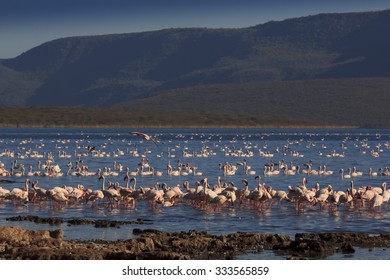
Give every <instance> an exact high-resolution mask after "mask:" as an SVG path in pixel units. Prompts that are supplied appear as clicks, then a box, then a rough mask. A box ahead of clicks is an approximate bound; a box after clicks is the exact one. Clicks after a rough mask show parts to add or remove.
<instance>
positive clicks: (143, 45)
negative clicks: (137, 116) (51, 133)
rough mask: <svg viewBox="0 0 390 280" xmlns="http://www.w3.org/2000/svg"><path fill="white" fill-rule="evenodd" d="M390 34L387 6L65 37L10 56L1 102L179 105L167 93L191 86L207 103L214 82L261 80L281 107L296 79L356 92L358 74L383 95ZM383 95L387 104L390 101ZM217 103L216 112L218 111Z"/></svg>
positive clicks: (0, 64)
mask: <svg viewBox="0 0 390 280" xmlns="http://www.w3.org/2000/svg"><path fill="white" fill-rule="evenodd" d="M389 35H390V10H384V11H373V12H354V13H332V14H318V15H312V16H306V17H299V18H293V19H286V20H282V21H270V22H267V23H264V24H259V25H255V26H250V27H245V28H219V29H210V28H171V29H161V30H156V31H147V32H136V33H122V34H110V35H94V36H74V37H67V38H60V39H56V40H53V41H49V42H46V43H44V44H42V45H40V46H37V47H35V48H32V49H31V50H29V51H27V52H24V53H23V54H21V55H19V56H17V57H15V58H12V59H3V60H0V97H1V98H0V106H27V107H28V106H42V107H56V106H84V107H101V108H105V107H112V106H120V107H123V106H127V107H128V108H135V107H136V108H138V109H141V110H143V109H145V110H159V111H169V110H170V105H169V102H159V101H158V98H161V96H160V95H161V94H162V93H164V92H171V95H169V96H170V97H171V98H172V100H180V94H181V89H183V91H185V92H187V93H188V92H191V94H192V97H191V98H193V102H192V105H193V106H194V107H195V108H197V107H202V104H204V103H208V102H207V98H210V99H213V98H215V97H216V96H215V92H214V91H213V90H210V88H213V87H218V88H219V90H220V91H224V90H227V89H228V87H229V86H231V87H232V88H233V89H234V94H236V95H242V96H244V98H245V96H252V95H251V94H252V92H253V90H254V89H253V84H256V83H257V84H258V85H259V87H260V88H263V89H264V91H265V92H268V93H269V92H274V98H275V100H274V101H273V102H271V104H272V106H274V108H275V110H278V108H279V109H283V106H280V104H278V101H277V99H278V98H279V99H280V98H282V97H283V94H285V95H288V85H294V84H291V83H289V81H300V82H299V83H297V85H299V86H301V87H304V85H305V83H306V82H305V81H308V82H307V83H310V82H309V81H312V80H319V81H323V82H318V83H315V84H316V85H318V86H319V89H320V90H321V91H323V92H324V94H326V95H329V96H333V97H334V96H335V94H336V95H337V94H341V95H343V94H344V95H345V96H349V98H353V95H351V94H352V93H353V92H352V91H353V90H355V91H356V88H355V87H354V86H353V83H351V81H352V80H353V81H358V80H359V79H361V80H360V82H358V83H359V84H361V85H362V86H363V87H364V81H368V84H369V85H370V86H367V87H364V88H365V92H360V93H359V96H360V97H362V100H363V99H364V100H367V98H366V97H367V96H369V95H370V94H378V90H377V88H378V87H379V88H380V89H381V90H385V91H386V90H387V88H390V84H389V85H388V79H381V80H380V82H379V80H376V78H387V77H390V67H388V65H390V54H389V53H388V51H387V50H388V49H390V36H389ZM368 78H369V80H367V79H368ZM272 82H275V83H274V84H272ZM375 82H378V83H379V84H378V85H376V84H375ZM259 83H260V84H261V83H263V84H261V85H260V84H259ZM264 83H265V84H267V83H269V84H267V86H264ZM331 84H334V86H331ZM346 84H348V85H349V86H348V87H345V85H346ZM286 85H287V86H286ZM199 87H205V88H207V89H203V91H204V92H206V91H208V94H203V95H202V97H201V98H198V95H199V94H197V92H196V90H191V88H193V89H198V88H199ZM266 87H268V88H266ZM272 87H274V88H276V90H274V91H272ZM295 87H296V86H295V85H294V91H296V92H298V91H299V88H295ZM309 88H311V89H310V90H311V92H308V91H306V93H305V94H306V95H305V96H306V97H303V98H305V99H308V98H309V97H310V96H311V95H314V96H315V95H316V88H315V87H309ZM228 91H229V90H228ZM173 92H175V94H176V95H177V96H172V93H173ZM230 92H232V91H230ZM257 92H258V93H257V94H258V98H257V99H258V101H257V102H261V98H262V92H261V91H257ZM15 95H17V97H18V98H16V97H15ZM159 96H160V97H159ZM165 96H167V95H165ZM272 96H273V95H272V94H270V95H268V96H267V97H266V98H268V99H270V98H272ZM351 96H352V97H351ZM363 96H364V97H363ZM219 98H220V99H223V98H222V97H221V96H219ZM264 98H265V97H264ZM381 98H382V97H381ZM145 100H151V101H150V102H149V104H148V103H147V102H146V101H145ZM381 101H382V102H380V103H378V106H385V105H384V104H386V102H387V101H389V102H390V100H386V99H381ZM219 102H229V101H226V100H220V101H219ZM352 102H354V103H359V102H360V101H359V98H356V99H354V100H352ZM150 104H154V105H153V106H150ZM158 104H165V105H164V106H165V107H163V108H159V107H158V106H160V105H158ZM387 104H388V103H387ZM233 105H234V102H233ZM249 105H250V104H249ZM249 105H248V106H249ZM161 106H162V105H161ZM229 106H230V107H231V106H232V104H230V105H229V104H227V103H226V107H229ZM242 106H247V105H246V104H244V103H242ZM278 106H279V107H278ZM297 106H300V105H299V104H298V105H297ZM304 106H309V104H308V103H307V102H305V104H304ZM359 106H360V105H359V104H357V105H356V106H355V107H356V108H357V107H359ZM171 107H172V106H171ZM336 107H338V106H336ZM207 108H208V109H207V110H208V112H209V113H210V111H212V108H211V107H207ZM338 108H339V107H338ZM284 109H285V108H284ZM290 109H291V108H290ZM298 110H301V111H304V108H303V107H301V108H298ZM378 111H379V112H381V114H379V113H378V116H377V118H384V117H385V116H383V115H382V114H383V110H382V109H379V110H378ZM253 112H254V111H253ZM253 112H251V113H253ZM223 113H226V112H223ZM255 113H256V112H255ZM257 113H258V112H257ZM288 113H289V112H286V114H288ZM323 114H325V113H323ZM325 115H326V114H325ZM331 115H337V113H331ZM352 117H353V116H351V118H352ZM305 118H306V117H304V118H303V119H305ZM324 118H326V116H324ZM335 119H336V120H337V118H333V119H332V121H334V120H335ZM359 119H360V122H359V123H360V124H361V123H362V120H361V118H359ZM325 123H326V122H325ZM328 123H329V122H328ZM346 123H349V124H351V123H353V122H352V121H350V122H346ZM359 123H358V124H357V125H359ZM379 123H381V125H383V124H384V123H386V122H384V121H381V122H379ZM353 125H355V124H353ZM368 125H372V124H370V123H368Z"/></svg>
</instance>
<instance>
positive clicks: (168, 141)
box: [0, 128, 390, 259]
mask: <svg viewBox="0 0 390 280" xmlns="http://www.w3.org/2000/svg"><path fill="white" fill-rule="evenodd" d="M129 131H131V130H128V129H82V130H81V129H22V128H20V129H1V130H0V133H1V134H0V148H1V149H0V151H2V154H1V156H0V161H1V163H3V164H4V168H6V169H7V170H10V168H11V165H12V163H15V160H16V164H24V166H25V168H26V171H25V175H26V174H27V171H28V167H29V166H32V168H33V171H37V170H38V163H39V162H41V163H45V161H46V160H47V159H48V157H49V156H50V154H51V155H52V156H53V159H54V162H52V163H51V164H52V165H59V167H60V168H61V172H63V173H64V175H63V176H59V177H32V178H31V179H38V180H39V183H38V186H40V187H44V188H45V189H50V188H52V187H55V186H62V185H71V186H77V185H78V184H82V185H84V186H85V187H86V188H90V189H93V190H96V189H100V188H101V182H99V181H98V177H97V176H86V177H78V176H72V175H67V174H66V173H67V170H68V167H67V165H68V163H69V162H71V163H72V165H73V166H75V165H76V164H77V163H76V162H77V161H79V163H78V164H79V165H86V166H88V167H89V170H90V171H97V170H98V169H99V168H100V169H104V168H106V167H109V168H111V170H112V171H114V166H115V165H116V166H119V165H122V166H123V170H122V171H120V170H118V172H119V174H118V176H112V177H107V181H112V182H119V183H120V184H121V185H123V184H124V181H123V178H124V176H125V172H126V171H125V169H126V167H128V168H129V169H130V171H135V170H136V168H139V167H140V165H139V164H140V163H141V159H142V158H144V159H145V160H146V159H147V160H148V162H149V164H150V166H152V167H153V168H154V170H155V172H156V171H162V172H163V175H162V176H141V175H138V176H137V177H136V178H137V181H136V184H137V186H144V187H145V186H152V185H154V184H155V183H156V182H161V183H167V184H168V185H169V186H173V185H176V184H180V185H182V183H183V182H184V181H186V180H187V181H189V183H190V185H191V187H194V186H195V182H196V181H200V180H201V179H203V178H204V177H207V178H208V180H209V182H210V185H211V186H212V185H214V184H216V183H217V178H218V176H221V177H222V181H223V182H233V183H234V184H235V185H236V186H237V187H238V188H243V184H242V179H247V180H248V182H249V187H250V189H254V188H255V187H256V186H257V180H256V179H255V176H256V175H260V176H261V180H262V182H265V183H266V185H270V186H272V187H273V188H274V189H276V190H287V187H288V186H289V185H291V186H297V185H300V184H301V182H302V178H303V177H304V176H307V175H306V174H297V175H284V174H283V172H281V173H280V174H279V175H272V176H266V175H264V174H263V170H264V166H265V165H272V164H276V166H277V164H279V163H283V162H284V163H286V164H288V165H291V166H299V167H300V170H305V169H306V167H305V164H307V163H311V164H312V167H313V169H317V168H318V167H320V166H324V165H325V166H326V170H330V171H334V173H333V174H332V175H328V176H318V175H309V176H307V178H308V183H307V185H308V186H309V187H314V185H315V184H316V183H319V184H320V186H321V187H324V186H326V185H328V184H330V185H332V186H333V189H335V190H346V189H347V188H348V187H349V186H350V180H351V179H343V178H341V176H340V173H339V171H340V169H344V170H347V169H348V168H353V167H356V170H357V171H362V172H363V175H362V176H358V177H353V178H352V180H353V181H354V184H355V187H360V186H362V185H373V186H380V185H381V184H382V182H386V181H387V180H388V177H386V176H379V175H380V174H378V176H369V172H368V171H369V168H372V169H373V170H374V171H375V172H377V173H378V172H379V173H380V172H383V171H384V170H385V168H386V167H387V166H389V159H390V155H389V151H390V150H389V141H390V130H361V129H350V130H346V129H328V130H326V129H307V130H304V129H273V130H272V129H218V130H217V129H215V130H214V129H158V130H157V129H146V130H144V131H143V132H146V133H148V134H149V135H151V136H153V137H156V138H157V139H158V146H157V145H154V143H153V142H151V141H146V140H144V139H143V138H141V137H137V136H135V135H130V134H129V133H128V132H129ZM88 146H94V147H95V152H99V153H100V156H99V157H97V156H92V154H91V153H90V154H87V155H85V152H86V151H87V147H88ZM372 152H374V153H378V156H373V154H372ZM331 153H332V154H333V155H334V156H329V154H331ZM270 154H272V155H273V157H271V156H268V157H267V156H266V155H270ZM33 155H35V156H33ZM186 155H187V156H186ZM202 155H203V156H202ZM244 160H246V162H247V165H248V166H250V167H251V169H250V170H251V171H254V172H255V174H251V175H249V174H245V171H244V169H243V165H241V164H242V163H243V162H244ZM178 161H180V163H181V164H187V165H189V166H195V167H197V169H196V171H197V172H202V175H194V174H193V173H192V174H189V175H182V176H168V175H167V164H168V162H170V164H171V165H172V166H173V168H174V169H175V168H177V166H178ZM226 162H228V163H231V164H233V165H235V166H237V167H238V170H237V172H236V174H235V175H232V176H224V173H223V171H222V170H221V168H220V166H221V165H223V164H225V163H226ZM237 163H238V164H237ZM16 171H18V170H16ZM70 174H71V173H70ZM25 178H26V177H25V176H24V177H23V176H22V177H17V176H10V177H3V178H1V179H3V180H5V179H9V180H12V181H15V182H13V183H7V182H2V183H1V184H0V185H1V186H2V187H4V188H7V189H12V188H14V187H23V186H24V180H25ZM389 213H390V210H389V208H388V205H382V207H381V209H380V210H379V211H375V212H374V211H372V210H356V209H347V208H346V207H344V206H340V207H339V209H337V210H330V209H329V208H324V209H320V207H318V206H315V207H306V208H305V210H304V211H296V210H295V208H294V206H293V205H291V204H289V203H288V202H285V201H284V202H283V203H282V205H281V207H278V205H277V204H276V203H275V204H274V205H272V207H271V208H267V209H265V210H263V211H259V210H256V209H252V208H251V207H249V208H246V207H243V206H241V207H239V206H238V205H236V206H235V207H234V208H223V209H220V210H216V211H205V210H201V209H197V208H194V207H193V206H191V205H188V204H185V203H180V202H179V203H178V204H177V205H175V206H173V207H160V206H158V207H156V209H151V207H150V206H149V205H148V204H147V203H146V202H145V201H139V202H138V203H137V205H136V207H135V208H126V207H119V208H114V209H110V208H105V207H103V206H100V207H95V208H94V207H92V205H91V204H85V203H79V204H77V205H76V204H71V205H68V206H65V207H64V208H62V209H58V208H54V207H51V206H50V204H49V203H43V204H40V205H39V204H33V203H29V204H28V205H27V206H20V205H13V204H12V203H11V202H9V201H2V202H0V225H8V226H10V225H11V226H21V227H25V228H30V229H51V230H52V229H57V228H62V229H63V230H64V232H65V236H64V238H66V239H82V240H86V239H88V240H89V239H104V240H117V239H127V238H131V237H133V234H132V230H133V229H134V228H154V229H159V230H163V231H188V230H192V229H195V230H207V231H208V232H210V233H213V234H226V233H232V232H237V231H246V232H248V231H253V232H268V233H281V234H289V235H291V236H293V235H294V234H295V233H297V232H331V231H357V232H369V233H372V234H379V233H384V232H388V228H389V225H390V222H389ZM18 215H36V216H40V217H59V218H63V219H65V220H66V219H75V218H86V219H105V220H116V221H136V220H137V219H143V220H145V221H148V223H147V224H131V225H123V226H121V227H120V228H95V227H93V226H92V225H80V226H73V225H72V226H70V225H68V224H67V223H63V224H61V225H59V226H50V225H47V224H35V223H32V222H12V221H9V220H7V218H9V217H14V216H18ZM359 252H360V251H359ZM362 252H363V253H359V254H355V256H352V258H365V256H366V258H370V256H371V255H374V253H372V252H373V251H370V252H368V251H365V250H363V251H362ZM374 252H375V254H376V255H375V256H376V257H375V258H383V259H390V254H389V253H388V250H380V251H378V252H377V251H374ZM358 255H359V256H358ZM362 255H363V257H361V256H362ZM378 255H379V257H378ZM258 257H261V255H259V256H258ZM266 257H270V256H266ZM333 258H351V257H350V256H333Z"/></svg>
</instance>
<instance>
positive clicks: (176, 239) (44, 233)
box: [0, 226, 390, 260]
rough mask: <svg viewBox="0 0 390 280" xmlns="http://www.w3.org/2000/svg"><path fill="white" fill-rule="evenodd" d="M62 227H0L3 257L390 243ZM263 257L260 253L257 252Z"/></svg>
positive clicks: (338, 249) (141, 255)
mask: <svg viewBox="0 0 390 280" xmlns="http://www.w3.org/2000/svg"><path fill="white" fill-rule="evenodd" d="M63 234H64V232H63V231H62V230H27V229H23V228H20V227H13V226H11V227H5V226H0V259H2V260H109V259H110V260H163V259H164V260H212V259H214V260H218V259H237V257H239V256H240V255H245V254H248V253H253V254H261V253H262V252H264V251H265V250H272V251H273V252H274V253H275V254H277V255H279V256H281V257H283V258H285V259H287V260H292V259H296V260H308V259H326V258H327V257H329V256H331V255H333V254H336V253H342V254H353V253H354V252H355V250H356V249H355V247H362V248H374V247H375V248H383V250H387V249H388V248H390V233H386V234H378V235H372V234H368V233H354V232H322V233H296V234H295V237H294V238H293V239H292V238H291V237H290V236H288V235H284V234H269V233H258V232H236V233H232V234H226V235H212V234H209V233H208V232H207V231H195V230H190V231H187V232H184V231H182V232H164V231H159V230H155V229H144V230H142V229H138V228H135V229H134V230H133V234H134V235H136V236H137V237H136V238H132V239H127V240H118V241H103V240H89V241H78V240H63ZM259 256H260V255H259Z"/></svg>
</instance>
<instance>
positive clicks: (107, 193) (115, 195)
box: [99, 175, 120, 207]
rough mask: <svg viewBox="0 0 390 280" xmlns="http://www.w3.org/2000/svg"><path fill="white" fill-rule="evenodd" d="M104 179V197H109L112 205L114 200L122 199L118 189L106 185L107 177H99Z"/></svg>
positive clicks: (109, 202)
mask: <svg viewBox="0 0 390 280" xmlns="http://www.w3.org/2000/svg"><path fill="white" fill-rule="evenodd" d="M100 180H102V189H101V190H102V192H103V194H104V197H105V198H107V199H108V206H110V207H112V205H113V201H115V202H118V200H119V199H120V194H119V192H118V191H117V190H115V189H111V188H108V189H106V187H105V182H106V177H105V176H104V175H101V176H100V177H99V181H100Z"/></svg>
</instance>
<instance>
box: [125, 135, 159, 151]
mask: <svg viewBox="0 0 390 280" xmlns="http://www.w3.org/2000/svg"><path fill="white" fill-rule="evenodd" d="M129 134H132V135H137V136H140V137H142V138H143V139H145V140H146V141H152V142H153V143H154V144H155V145H156V146H157V147H158V145H157V139H156V138H153V137H152V136H150V135H148V134H146V133H143V132H138V131H133V132H129Z"/></svg>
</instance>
